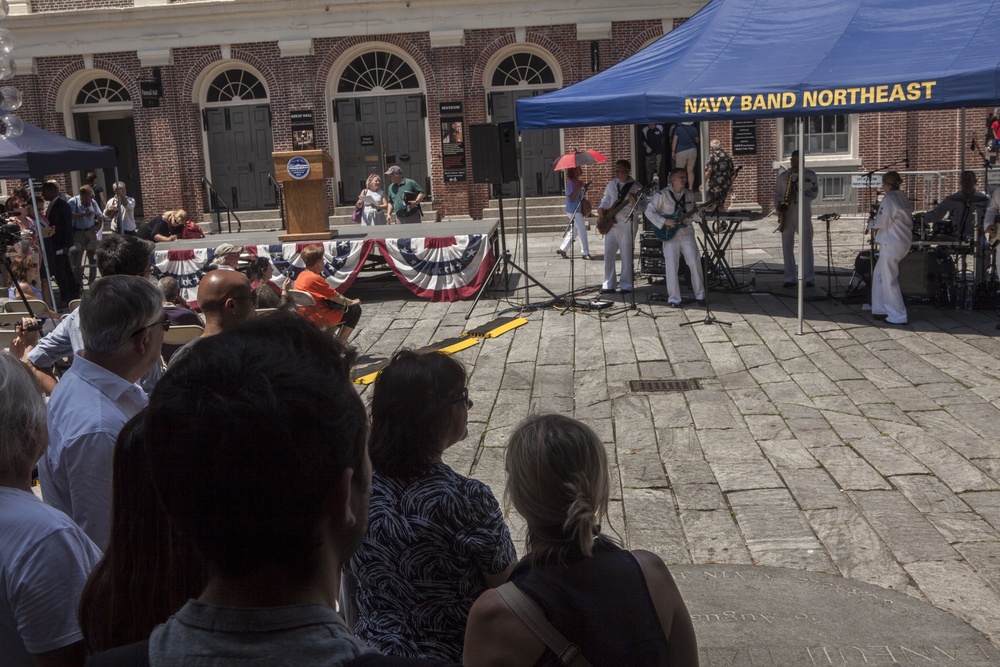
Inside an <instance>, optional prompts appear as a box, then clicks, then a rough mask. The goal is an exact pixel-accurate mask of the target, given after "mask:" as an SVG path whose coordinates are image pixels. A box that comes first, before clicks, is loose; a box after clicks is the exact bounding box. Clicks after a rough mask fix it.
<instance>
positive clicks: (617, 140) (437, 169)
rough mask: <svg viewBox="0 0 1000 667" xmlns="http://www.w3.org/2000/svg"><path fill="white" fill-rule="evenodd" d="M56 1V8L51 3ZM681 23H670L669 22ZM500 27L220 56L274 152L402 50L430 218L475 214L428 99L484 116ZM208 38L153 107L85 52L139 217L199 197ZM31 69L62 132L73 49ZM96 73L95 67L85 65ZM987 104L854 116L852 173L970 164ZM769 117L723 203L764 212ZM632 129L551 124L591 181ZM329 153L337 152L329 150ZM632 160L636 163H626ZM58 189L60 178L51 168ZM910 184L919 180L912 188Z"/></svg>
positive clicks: (620, 33) (560, 56) (585, 59)
mask: <svg viewBox="0 0 1000 667" xmlns="http://www.w3.org/2000/svg"><path fill="white" fill-rule="evenodd" d="M35 2H36V4H35V6H36V7H39V8H41V7H45V8H46V9H40V10H39V11H56V10H57V9H58V8H60V7H62V8H68V7H69V5H73V7H74V8H76V7H79V6H81V5H80V3H79V2H76V3H70V2H69V0H35ZM63 5H66V7H63ZM82 6H85V7H98V6H100V7H110V6H124V4H117V3H113V2H112V1H111V0H87V2H85V3H83V5H82ZM682 22H683V20H682V19H677V20H675V21H674V25H675V27H676V26H677V25H680V24H681V23H682ZM662 31H663V28H662V23H661V22H660V21H640V22H631V21H622V22H616V23H614V24H613V26H612V33H611V39H602V40H597V42H596V43H597V45H598V51H599V62H598V69H599V70H604V69H607V68H608V67H610V66H611V65H613V64H614V63H616V62H619V61H620V60H621V59H623V58H626V57H628V56H630V55H632V54H634V53H635V52H636V51H638V50H639V49H640V48H642V47H643V46H645V45H646V44H647V43H648V42H649V41H651V40H653V39H655V38H657V37H659V36H660V35H661V34H662ZM515 39H516V38H515V31H514V30H512V29H488V30H467V31H465V39H464V44H463V45H462V46H453V47H441V48H434V49H432V48H431V46H430V37H429V35H428V34H427V33H415V34H397V35H379V36H358V37H345V38H324V39H317V40H314V43H313V54H314V55H308V56H295V57H287V58H282V57H281V55H280V52H279V49H278V46H277V44H276V43H275V42H256V43H247V44H233V45H232V47H231V56H232V59H233V61H235V62H236V63H246V64H247V65H249V66H251V67H252V68H254V69H255V70H256V71H257V72H259V73H260V75H261V76H262V79H263V81H264V83H265V85H266V86H267V89H268V91H269V96H270V104H271V111H272V130H273V139H274V148H275V150H287V149H290V148H291V137H290V128H289V115H288V112H289V110H290V109H300V108H301V109H309V108H311V109H313V113H314V120H315V129H316V140H317V145H318V146H321V147H326V148H329V147H330V146H331V137H330V136H329V135H330V132H329V130H330V127H329V115H330V104H331V100H330V98H329V97H330V96H329V94H328V91H327V80H328V79H329V76H330V72H331V70H332V69H333V68H334V67H335V66H336V65H337V63H338V59H339V58H341V57H342V56H343V55H344V54H345V52H346V51H347V50H348V49H351V48H352V47H355V46H357V45H360V44H365V43H369V42H370V43H379V44H384V43H388V44H390V45H393V46H394V47H396V48H398V49H399V50H401V51H403V52H404V53H405V54H406V55H407V57H408V58H409V60H410V61H411V62H413V63H414V64H415V66H416V68H417V69H418V70H419V71H420V73H421V76H422V78H423V79H424V81H425V82H426V84H427V90H426V94H427V99H426V102H427V105H426V108H427V114H428V117H427V125H428V126H429V128H430V132H429V134H428V136H427V145H428V152H429V154H430V156H431V161H430V165H429V166H430V169H429V171H430V174H431V179H432V183H433V188H432V189H433V192H434V197H435V207H436V208H437V210H438V211H439V212H440V214H441V215H471V216H473V217H477V218H478V217H481V215H482V211H483V209H484V208H485V207H486V206H487V202H488V198H489V197H488V194H489V193H488V187H487V186H486V185H481V184H475V183H473V182H472V180H473V177H474V174H473V172H472V165H471V154H470V153H469V151H470V146H469V143H468V140H467V142H466V151H467V172H468V173H467V176H468V180H467V182H465V183H455V184H446V183H444V182H443V172H442V167H441V149H442V147H441V136H440V132H438V131H437V129H436V128H438V127H439V123H440V114H439V103H440V102H450V101H461V102H462V104H463V117H464V121H465V124H466V128H468V126H469V125H472V124H476V123H482V122H486V121H487V109H486V88H485V87H484V83H483V82H484V77H485V75H486V71H485V70H486V66H487V64H488V62H489V61H490V59H491V58H492V57H493V56H494V55H496V54H497V53H498V51H500V50H501V49H504V48H505V47H509V46H510V45H512V44H514V43H515ZM525 41H526V42H527V43H528V44H529V45H531V46H532V47H533V48H536V49H542V50H544V51H545V52H547V53H548V54H550V60H552V61H553V62H554V63H556V65H557V67H558V69H559V70H560V73H561V76H562V83H563V85H564V86H566V85H571V84H573V83H576V82H578V81H581V80H583V79H585V78H587V77H589V76H591V75H592V74H593V73H594V72H593V71H592V68H591V42H590V41H578V40H577V39H576V26H574V25H552V26H539V27H529V28H528V29H527V30H526V32H525ZM221 57H222V56H221V50H220V49H219V47H198V48H176V49H173V51H172V61H173V64H172V65H170V66H164V67H161V68H160V73H161V77H162V81H163V87H164V97H163V98H162V99H161V104H160V107H159V108H151V109H144V108H142V106H141V103H140V101H139V100H140V96H139V89H138V85H139V81H140V80H144V79H146V80H148V79H151V78H152V76H153V70H152V69H151V68H143V67H141V66H140V63H139V61H138V58H137V56H136V54H135V53H134V52H133V53H110V54H100V55H98V56H96V57H95V59H94V67H95V69H99V70H102V71H108V72H110V73H111V74H112V75H113V76H114V77H116V78H117V79H119V80H120V81H121V82H122V83H123V84H124V85H125V86H126V88H127V89H128V90H129V93H130V95H131V96H132V100H133V106H132V114H133V119H134V122H135V131H136V139H137V143H138V147H139V155H140V177H141V185H142V193H143V197H144V204H145V208H146V211H147V215H152V214H156V213H158V212H161V211H163V210H167V209H171V208H177V207H179V206H183V207H184V208H185V209H187V210H188V211H189V212H192V213H194V212H197V211H201V210H203V209H204V206H205V199H206V198H205V194H204V188H203V186H202V183H201V179H202V177H203V176H204V175H205V173H206V156H205V150H204V132H203V128H202V115H201V109H200V106H199V104H198V103H197V102H194V101H192V100H193V99H196V98H197V96H198V91H197V90H196V85H197V84H198V80H199V77H200V76H201V75H202V74H203V73H204V72H205V71H206V68H209V67H212V66H213V65H216V64H217V63H219V62H220V60H221ZM36 68H37V74H34V75H20V76H18V77H16V78H15V80H14V85H15V86H16V87H17V88H18V89H20V90H21V91H22V92H23V94H24V99H25V103H24V106H23V107H22V110H21V111H20V112H19V113H20V115H21V116H22V117H23V118H24V119H25V120H28V121H30V122H34V123H36V124H38V125H39V126H41V127H43V128H45V129H47V130H50V131H53V132H56V133H59V134H63V133H65V119H64V116H63V110H62V109H60V108H57V106H58V105H57V98H58V95H59V91H60V88H61V87H62V86H63V85H64V83H65V82H66V81H67V79H68V78H69V77H72V76H74V75H75V74H77V73H79V72H80V71H82V69H83V60H82V58H79V57H58V58H41V59H39V60H38V61H37V63H36ZM95 75H96V73H95ZM988 112H989V110H988V109H971V110H969V111H968V123H967V128H968V129H967V132H966V134H965V136H964V137H959V132H958V127H959V121H958V118H959V112H958V111H956V110H946V111H932V112H913V113H904V112H899V113H882V114H867V115H862V116H860V120H859V127H858V132H859V138H860V146H861V149H860V155H859V157H860V159H861V160H862V162H863V168H862V169H863V170H865V169H873V168H876V167H879V166H882V165H885V164H887V163H889V162H892V161H893V160H895V159H897V158H900V157H906V158H908V164H907V163H906V162H905V161H904V164H903V165H901V167H903V168H904V170H905V168H907V167H908V169H909V170H951V169H958V167H959V164H960V154H961V153H960V152H961V151H962V150H965V151H966V159H967V162H968V164H969V165H970V166H976V165H978V164H979V163H980V159H979V157H978V155H977V154H975V153H973V152H971V151H969V150H968V145H969V143H970V142H971V140H972V139H973V138H976V140H977V141H978V142H979V143H982V141H983V136H984V134H985V132H984V126H985V123H984V121H985V118H986V116H987V114H988ZM707 127H708V129H707V133H706V140H707V139H710V138H718V139H720V140H721V141H722V143H723V146H724V147H725V148H726V150H728V151H731V148H732V147H731V124H730V123H729V122H712V123H709V124H708V126H707ZM775 127H776V123H775V121H774V120H759V121H757V154H756V155H753V156H738V157H734V161H735V163H736V164H737V165H740V166H743V170H742V172H741V174H740V176H739V178H738V179H737V181H736V183H735V184H734V187H733V192H732V196H731V200H730V201H735V202H757V203H759V204H760V205H761V207H762V208H763V209H764V210H765V211H767V210H770V208H771V206H772V204H771V199H772V190H773V186H774V178H775V170H774V169H773V166H772V162H773V160H774V159H775V156H776V144H775V141H776V136H775ZM634 136H635V130H634V128H633V127H632V126H614V127H596V128H571V129H566V130H564V131H562V142H563V146H564V147H565V148H566V149H567V150H572V149H574V148H593V149H596V150H599V151H601V152H602V153H604V154H605V155H607V156H608V157H609V158H610V162H609V163H608V164H604V165H595V166H593V167H588V168H587V170H586V173H585V177H586V178H587V179H592V180H594V182H595V185H596V184H603V183H605V182H607V180H608V179H610V178H611V164H612V163H613V161H614V160H615V159H619V158H629V159H632V160H633V161H634V159H635V148H634V139H633V137H634ZM333 157H334V159H335V160H336V159H337V156H333ZM633 166H634V167H636V168H637V167H638V165H633ZM59 178H60V179H62V182H63V183H64V187H66V188H68V187H69V180H68V179H67V178H65V177H64V176H59ZM918 186H919V187H918ZM955 189H957V181H956V178H955V177H954V176H949V177H948V180H947V181H946V187H945V194H947V193H948V192H951V191H954V190H955ZM335 194H336V183H333V182H332V181H331V182H330V185H329V188H328V203H329V205H330V206H331V207H332V206H334V205H335V204H336V197H335ZM910 194H911V196H913V197H915V198H917V199H918V201H919V200H920V199H921V198H923V197H924V195H925V194H926V192H925V190H924V187H923V183H919V184H915V185H914V186H913V191H912V192H911V193H910Z"/></svg>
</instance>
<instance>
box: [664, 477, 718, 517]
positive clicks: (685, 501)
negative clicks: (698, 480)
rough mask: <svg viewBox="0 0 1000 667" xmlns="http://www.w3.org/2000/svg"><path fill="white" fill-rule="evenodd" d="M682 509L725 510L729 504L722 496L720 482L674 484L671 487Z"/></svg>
mask: <svg viewBox="0 0 1000 667" xmlns="http://www.w3.org/2000/svg"><path fill="white" fill-rule="evenodd" d="M671 488H672V489H673V491H674V496H675V497H676V498H677V506H678V507H679V508H680V509H681V510H682V511H684V510H724V511H727V512H728V511H729V504H728V503H726V499H725V498H724V497H723V496H722V491H721V489H720V488H719V485H718V484H674V485H673V486H672V487H671Z"/></svg>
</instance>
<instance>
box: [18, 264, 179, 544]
mask: <svg viewBox="0 0 1000 667" xmlns="http://www.w3.org/2000/svg"><path fill="white" fill-rule="evenodd" d="M79 310H80V331H81V333H82V334H83V350H81V351H80V352H79V354H77V355H76V358H75V359H74V360H73V366H72V367H71V368H70V369H69V371H67V373H66V374H65V375H63V378H62V380H61V381H60V382H59V384H58V385H57V386H56V388H55V390H54V391H53V392H52V398H51V400H50V401H49V410H48V427H49V447H48V449H47V450H46V452H45V455H44V456H43V457H42V459H41V460H40V461H39V462H38V477H39V480H40V481H41V483H42V496H43V497H44V499H45V501H46V502H47V503H49V504H50V505H52V506H53V507H55V508H56V509H58V510H61V511H63V512H65V513H66V514H68V515H69V516H70V518H71V519H73V521H75V522H76V524H77V525H78V526H80V528H82V529H83V531H84V532H85V533H87V536H88V537H90V539H91V540H93V541H94V544H96V545H97V546H98V547H100V548H101V549H104V548H105V547H106V546H107V543H108V533H109V530H110V523H111V468H112V465H111V459H112V453H113V451H114V446H115V440H116V439H117V438H118V432H119V431H121V428H122V426H124V425H125V422H127V421H128V420H129V419H131V418H132V417H134V416H135V415H136V413H138V412H139V411H140V410H142V409H143V408H144V407H146V402H147V398H146V392H144V391H143V390H142V389H141V388H139V386H138V385H137V384H136V382H137V381H138V380H139V378H141V377H142V376H143V375H145V374H146V372H147V371H149V369H150V368H151V367H152V366H153V365H154V364H157V363H159V360H160V346H161V345H162V344H163V333H164V331H166V330H167V328H168V327H169V325H170V321H169V320H168V319H167V316H166V315H165V314H164V312H163V297H162V296H161V294H160V291H159V290H158V289H157V288H156V286H155V285H153V284H152V283H151V282H149V281H148V280H144V279H142V278H139V277H137V276H108V277H105V278H101V279H100V280H98V281H97V282H95V283H94V286H93V287H92V288H91V289H90V291H89V292H87V293H86V294H85V295H84V297H83V302H82V303H81V304H80V308H79Z"/></svg>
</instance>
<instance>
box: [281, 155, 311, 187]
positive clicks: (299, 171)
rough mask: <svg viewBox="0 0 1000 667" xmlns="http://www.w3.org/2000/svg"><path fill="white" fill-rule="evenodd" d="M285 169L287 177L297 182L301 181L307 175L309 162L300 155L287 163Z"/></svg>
mask: <svg viewBox="0 0 1000 667" xmlns="http://www.w3.org/2000/svg"><path fill="white" fill-rule="evenodd" d="M286 168H287V169H288V175H289V176H291V177H292V178H294V179H295V180H297V181H301V180H302V179H303V178H305V177H306V176H308V175H309V171H310V167H309V160H307V159H305V158H304V157H302V156H301V155H296V156H295V157H293V158H292V159H291V160H289V161H288V166H287V167H286Z"/></svg>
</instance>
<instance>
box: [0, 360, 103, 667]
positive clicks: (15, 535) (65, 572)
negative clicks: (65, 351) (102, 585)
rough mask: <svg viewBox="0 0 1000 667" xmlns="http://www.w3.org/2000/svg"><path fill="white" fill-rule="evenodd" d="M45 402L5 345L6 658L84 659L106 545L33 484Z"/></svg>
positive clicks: (1, 608)
mask: <svg viewBox="0 0 1000 667" xmlns="http://www.w3.org/2000/svg"><path fill="white" fill-rule="evenodd" d="M45 445H46V433H45V404H44V403H43V402H42V397H41V395H40V394H39V391H38V385H37V384H35V382H34V381H33V380H32V379H31V376H30V375H29V373H28V372H27V370H26V369H25V368H24V366H23V365H22V364H21V362H19V361H17V360H16V359H14V358H13V357H11V356H9V355H8V354H6V353H3V352H0V452H2V454H0V656H3V657H2V658H0V661H2V662H3V664H4V665H8V666H12V667H22V666H23V667H29V666H35V665H81V664H83V660H84V657H85V654H86V649H85V646H84V642H83V633H82V632H81V631H80V626H79V623H78V622H77V619H76V611H77V606H78V605H79V603H80V593H81V592H82V591H83V585H84V583H85V582H86V581H87V576H88V575H89V574H90V571H91V570H92V569H93V567H94V565H96V564H97V561H98V560H99V559H100V557H101V552H100V550H99V549H98V548H97V547H96V546H94V543H93V542H91V541H90V539H89V538H88V537H87V536H86V535H85V534H84V532H83V531H82V530H80V528H79V527H78V526H77V525H76V524H74V523H73V522H72V521H71V520H70V518H69V517H68V516H66V515H65V514H63V513H62V512H60V511H58V510H56V509H53V508H52V507H49V506H48V505H46V504H44V503H42V502H40V501H39V500H38V498H37V497H36V496H35V494H34V493H32V491H31V469H32V468H33V467H34V466H35V463H36V462H37V461H38V457H39V456H41V455H42V452H43V451H45Z"/></svg>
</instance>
